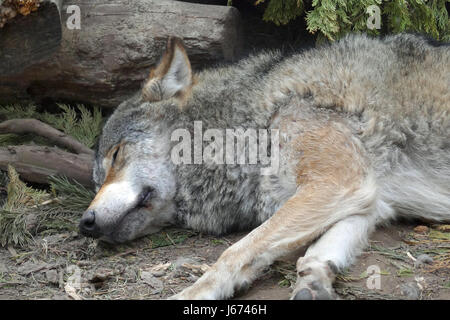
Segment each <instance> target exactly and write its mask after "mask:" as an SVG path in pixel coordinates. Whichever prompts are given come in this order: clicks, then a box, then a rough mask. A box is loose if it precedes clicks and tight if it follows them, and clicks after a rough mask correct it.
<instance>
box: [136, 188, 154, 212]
mask: <svg viewBox="0 0 450 320" xmlns="http://www.w3.org/2000/svg"><path fill="white" fill-rule="evenodd" d="M154 194H155V189H154V188H152V187H145V188H144V189H143V190H142V192H141V194H140V195H139V198H138V199H139V200H138V204H137V206H136V208H142V207H146V208H151V200H152V198H153V197H154Z"/></svg>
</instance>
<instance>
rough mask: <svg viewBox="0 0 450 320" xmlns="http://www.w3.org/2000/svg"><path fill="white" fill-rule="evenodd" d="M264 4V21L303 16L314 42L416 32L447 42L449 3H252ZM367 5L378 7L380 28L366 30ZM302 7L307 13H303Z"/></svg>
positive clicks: (347, 0) (315, 0) (278, 21)
mask: <svg viewBox="0 0 450 320" xmlns="http://www.w3.org/2000/svg"><path fill="white" fill-rule="evenodd" d="M265 1H267V2H268V3H267V7H266V9H265V12H264V16H263V19H264V20H265V21H272V22H274V23H275V24H277V25H282V24H287V23H288V22H289V21H291V20H293V19H295V18H297V17H299V16H301V15H304V16H305V18H306V23H307V29H308V31H309V32H311V33H318V40H321V39H322V40H323V39H328V40H331V41H333V40H336V39H338V38H340V37H342V36H343V35H345V34H346V33H349V32H366V33H368V34H370V35H380V34H386V33H399V32H418V33H424V34H427V35H429V36H431V37H433V38H434V39H436V40H440V41H450V22H449V17H448V12H447V9H446V3H447V2H449V0H384V1H383V0H312V1H307V0H258V1H257V2H256V4H260V3H262V2H265ZM371 5H376V6H378V7H379V8H380V14H381V28H380V29H376V28H373V29H370V28H368V27H367V20H368V19H369V17H370V15H369V13H367V9H368V8H369V7H370V6H371ZM305 7H308V8H311V10H309V11H305Z"/></svg>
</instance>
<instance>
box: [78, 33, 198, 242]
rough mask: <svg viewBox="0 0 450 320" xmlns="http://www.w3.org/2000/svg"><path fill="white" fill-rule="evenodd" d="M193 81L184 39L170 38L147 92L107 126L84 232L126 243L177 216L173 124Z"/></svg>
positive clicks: (145, 88)
mask: <svg viewBox="0 0 450 320" xmlns="http://www.w3.org/2000/svg"><path fill="white" fill-rule="evenodd" d="M193 82H194V81H193V76H192V71H191V66H190V63H189V59H188V57H187V55H186V51H185V49H184V47H183V45H182V43H181V41H180V40H178V39H176V38H171V39H169V41H168V45H167V50H166V52H165V53H164V55H163V57H162V59H161V61H160V63H159V64H158V65H157V66H156V68H154V69H153V70H152V71H151V72H150V77H149V79H148V80H147V81H146V83H145V84H144V86H143V89H142V92H139V93H138V94H137V95H136V96H135V97H133V98H131V99H130V100H128V101H125V102H123V103H122V104H121V105H120V106H119V107H118V108H117V109H116V111H115V112H114V114H113V115H112V116H111V117H110V119H109V120H108V121H107V123H106V124H105V126H104V128H103V133H102V136H101V138H100V142H99V148H98V151H97V155H96V160H95V165H94V181H95V184H96V188H97V195H96V196H95V198H94V200H93V201H92V203H91V204H90V206H89V208H88V209H87V210H86V212H85V213H84V214H83V217H82V219H81V221H80V231H81V233H82V234H84V235H87V236H92V237H95V238H101V239H103V240H106V241H110V242H124V241H127V240H131V239H134V238H137V237H139V236H142V235H145V234H149V233H152V232H156V231H158V230H159V229H161V228H162V227H163V226H165V225H168V224H170V223H171V222H172V221H173V220H174V214H175V205H174V203H173V197H174V195H175V190H176V178H175V172H174V165H173V163H172V161H171V159H170V145H171V144H170V134H171V130H170V125H171V123H172V120H173V119H174V118H175V117H176V116H177V113H178V111H179V108H180V106H181V105H182V104H183V101H185V100H186V99H187V98H188V96H189V92H190V90H191V88H192V85H193Z"/></svg>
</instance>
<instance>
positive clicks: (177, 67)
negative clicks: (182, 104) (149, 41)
mask: <svg viewBox="0 0 450 320" xmlns="http://www.w3.org/2000/svg"><path fill="white" fill-rule="evenodd" d="M192 83H193V80H192V69H191V63H190V62H189V58H188V56H187V54H186V50H185V49H184V46H183V43H182V41H181V40H180V39H178V38H175V37H171V38H169V40H168V42H167V49H166V51H165V52H164V54H163V56H162V58H161V61H160V62H159V64H158V65H157V66H156V68H154V69H152V70H151V71H150V76H149V78H148V80H147V81H146V82H145V84H144V87H143V88H142V97H143V99H144V100H146V101H150V102H155V101H161V100H165V99H169V98H171V97H173V96H179V97H183V96H184V95H185V94H186V93H187V92H188V91H189V90H190V88H191V87H192Z"/></svg>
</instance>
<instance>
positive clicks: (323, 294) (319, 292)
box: [292, 280, 336, 300]
mask: <svg viewBox="0 0 450 320" xmlns="http://www.w3.org/2000/svg"><path fill="white" fill-rule="evenodd" d="M292 299H293V300H334V299H336V297H335V294H334V292H329V290H327V289H325V287H324V286H323V285H322V283H320V282H319V281H317V280H316V281H313V282H311V283H310V284H309V285H308V287H306V288H302V289H300V290H299V291H298V292H297V293H296V294H295V296H294V297H293V298H292Z"/></svg>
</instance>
